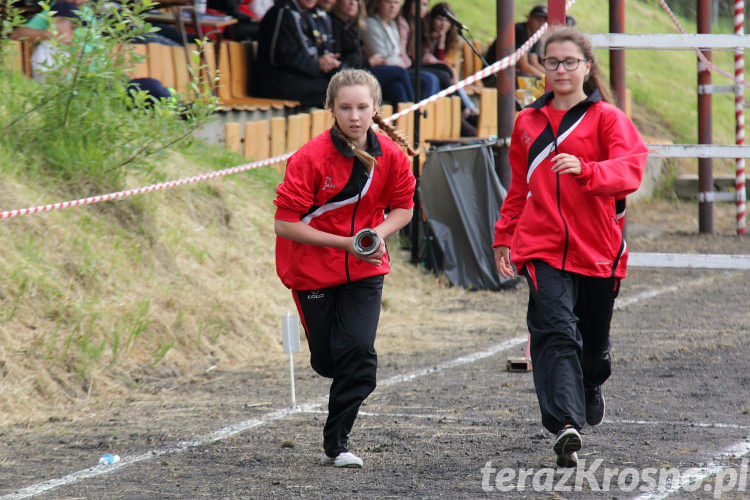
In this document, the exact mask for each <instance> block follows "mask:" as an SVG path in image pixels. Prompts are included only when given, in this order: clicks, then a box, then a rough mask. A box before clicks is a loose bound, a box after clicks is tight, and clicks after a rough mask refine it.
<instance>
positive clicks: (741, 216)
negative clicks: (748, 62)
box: [734, 0, 746, 234]
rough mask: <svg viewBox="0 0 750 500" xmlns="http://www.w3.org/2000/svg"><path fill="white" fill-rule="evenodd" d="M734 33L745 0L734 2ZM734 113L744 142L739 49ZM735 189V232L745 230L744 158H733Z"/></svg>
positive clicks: (738, 31) (741, 29) (740, 25)
mask: <svg viewBox="0 0 750 500" xmlns="http://www.w3.org/2000/svg"><path fill="white" fill-rule="evenodd" d="M734 34H735V35H744V34H745V1H744V0H735V2H734ZM734 81H735V83H736V87H735V91H734V115H735V144H737V145H738V146H742V145H744V144H745V92H744V84H745V54H744V51H743V50H741V49H737V50H735V51H734ZM735 176H736V178H735V189H736V192H737V195H738V196H737V202H736V203H737V213H736V216H737V234H744V232H745V197H744V196H742V195H743V194H745V193H746V190H745V159H744V158H737V159H736V160H735Z"/></svg>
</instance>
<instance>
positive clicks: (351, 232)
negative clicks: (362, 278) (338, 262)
mask: <svg viewBox="0 0 750 500" xmlns="http://www.w3.org/2000/svg"><path fill="white" fill-rule="evenodd" d="M356 165H357V160H356V159H355V160H354V167H356ZM363 187H364V186H360V187H359V194H358V195H357V203H355V204H354V211H353V212H352V225H351V227H350V228H349V236H354V223H355V222H356V220H357V208H359V202H360V201H361V200H362V188H363ZM344 269H345V270H346V282H347V283H351V281H352V277H351V275H350V274H349V252H346V254H345V255H344Z"/></svg>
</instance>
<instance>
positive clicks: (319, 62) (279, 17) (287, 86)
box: [253, 0, 341, 107]
mask: <svg viewBox="0 0 750 500" xmlns="http://www.w3.org/2000/svg"><path fill="white" fill-rule="evenodd" d="M314 7H315V0H299V1H297V0H279V1H278V2H276V3H275V4H274V6H273V7H271V9H269V10H268V12H266V15H265V16H263V21H261V25H260V31H261V34H260V41H259V43H258V59H257V61H256V65H255V68H254V69H255V71H256V75H257V77H254V78H253V82H254V84H255V89H254V92H255V94H256V95H258V96H260V97H272V98H277V99H292V100H297V101H299V102H300V103H301V104H302V105H303V106H317V107H322V106H323V103H324V101H325V93H326V88H327V87H328V81H329V80H330V78H331V75H333V73H335V71H336V70H337V69H338V68H339V67H340V66H341V62H340V61H339V59H338V56H337V55H336V54H334V53H330V52H325V53H321V52H320V51H319V48H318V46H317V45H316V43H315V34H314V31H315V26H314V25H312V24H311V23H310V21H309V17H308V16H306V15H303V14H304V11H309V10H311V9H313V8H314Z"/></svg>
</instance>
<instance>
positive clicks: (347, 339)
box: [274, 69, 416, 467]
mask: <svg viewBox="0 0 750 500" xmlns="http://www.w3.org/2000/svg"><path fill="white" fill-rule="evenodd" d="M380 99H381V98H380V86H379V85H378V81H377V80H376V79H375V77H374V76H372V74H370V73H368V72H367V71H363V70H351V69H346V70H342V71H340V72H339V73H337V74H336V75H335V76H333V78H332V79H331V82H330V84H329V86H328V90H327V95H326V107H327V108H328V109H330V110H331V113H332V114H333V117H334V125H333V127H332V128H331V129H330V130H327V131H325V132H323V133H322V134H320V135H318V136H317V137H314V138H313V139H312V140H310V142H308V143H307V144H305V145H304V146H302V147H301V148H300V149H299V150H297V152H295V153H294V155H292V156H291V157H290V158H289V160H288V162H287V167H286V172H285V174H284V181H283V182H282V183H281V184H280V185H279V186H278V188H277V189H276V193H277V197H276V200H275V202H274V203H275V204H276V207H277V208H276V215H275V220H274V229H275V231H276V235H277V239H276V270H277V272H278V274H279V277H280V278H281V281H282V282H283V283H284V285H286V286H287V287H289V288H291V290H292V296H293V298H294V302H295V304H296V306H297V310H298V311H299V313H300V319H301V320H302V325H303V327H304V329H305V334H306V336H307V342H308V345H309V347H310V364H311V365H312V367H313V369H314V370H315V371H316V372H317V373H319V374H320V375H322V376H324V377H328V378H332V379H333V381H332V383H331V391H330V396H329V399H328V418H327V420H326V424H325V427H324V429H323V449H324V451H325V455H326V462H328V463H330V464H331V465H333V466H335V467H362V459H361V458H360V457H358V456H356V455H355V454H353V453H352V452H350V451H349V448H348V438H349V433H350V432H351V430H352V426H353V425H354V420H355V419H356V417H357V413H358V412H359V407H360V405H361V404H362V402H363V401H364V400H365V398H367V396H368V395H369V394H370V393H371V392H372V391H373V389H375V379H376V371H377V354H376V353H375V347H374V344H375V331H376V329H377V324H378V318H379V314H380V307H381V304H380V299H381V293H382V289H383V277H384V275H385V274H387V273H388V271H389V269H390V264H389V260H390V259H389V255H388V252H387V249H386V246H385V239H386V238H387V237H388V236H390V235H392V234H394V233H396V232H397V231H398V230H399V229H401V228H402V227H403V226H405V225H406V224H407V223H408V222H409V221H410V220H411V217H412V207H413V205H414V201H413V196H414V187H415V185H416V180H415V179H414V176H413V175H412V173H411V168H410V163H409V160H408V158H407V156H406V155H405V154H404V152H403V151H402V150H401V148H404V149H406V150H407V152H409V153H410V154H414V152H413V151H411V150H410V149H409V146H408V142H407V141H406V139H405V138H404V137H403V136H401V135H400V134H399V133H398V132H396V131H395V129H393V127H392V126H391V125H390V124H388V123H387V122H385V121H384V120H382V119H381V118H380V115H379V114H378V108H379V107H380ZM373 123H377V124H378V128H379V129H380V131H381V132H384V133H385V134H383V133H381V132H375V131H374V130H373V129H372V124H373ZM387 208H390V211H389V212H388V217H385V211H386V209H387ZM364 229H371V230H373V231H374V232H375V233H376V236H373V235H372V233H370V235H369V236H367V238H368V239H369V244H366V245H365V248H368V251H367V252H366V251H365V249H364V248H363V247H362V246H357V245H356V244H355V242H356V241H357V238H356V236H355V235H356V234H357V233H358V232H359V231H361V230H364ZM370 251H371V252H372V253H370Z"/></svg>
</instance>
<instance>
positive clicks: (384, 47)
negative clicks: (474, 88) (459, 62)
mask: <svg viewBox="0 0 750 500" xmlns="http://www.w3.org/2000/svg"><path fill="white" fill-rule="evenodd" d="M398 12H399V0H377V3H376V4H375V5H374V13H373V14H372V15H370V16H369V17H368V18H367V19H365V30H364V31H363V32H362V41H363V42H364V48H365V54H367V55H368V57H372V56H374V55H378V54H379V55H381V56H382V57H383V64H388V65H392V66H400V67H402V68H406V69H408V70H409V75H410V79H411V80H413V79H414V72H413V70H411V69H409V68H411V58H410V57H409V56H408V55H407V54H406V43H405V42H404V43H402V40H401V34H400V33H399V29H398V22H397V21H396V18H397V17H398ZM420 90H421V95H422V97H427V96H431V95H433V94H436V93H437V92H439V91H440V81H439V80H438V78H437V77H436V76H435V75H433V74H432V73H428V72H426V71H421V72H420Z"/></svg>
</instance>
